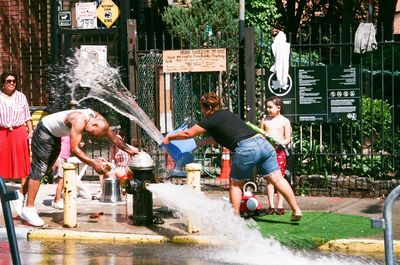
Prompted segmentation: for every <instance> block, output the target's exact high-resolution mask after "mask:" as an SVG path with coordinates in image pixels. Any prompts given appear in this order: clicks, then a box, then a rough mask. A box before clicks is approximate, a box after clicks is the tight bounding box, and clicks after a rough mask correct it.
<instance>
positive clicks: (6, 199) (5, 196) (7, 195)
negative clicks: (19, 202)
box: [0, 177, 21, 265]
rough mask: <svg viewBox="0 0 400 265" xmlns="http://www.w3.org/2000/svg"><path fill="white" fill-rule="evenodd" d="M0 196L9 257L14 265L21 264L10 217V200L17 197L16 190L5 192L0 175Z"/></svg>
mask: <svg viewBox="0 0 400 265" xmlns="http://www.w3.org/2000/svg"><path fill="white" fill-rule="evenodd" d="M0 197H1V205H2V208H3V215H4V222H5V224H6V229H7V237H8V243H9V245H10V251H11V257H12V261H13V264H14V265H19V264H21V259H20V256H19V250H18V243H17V236H16V235H15V229H14V222H13V219H12V213H11V208H10V201H13V200H16V199H18V195H17V192H16V191H10V192H7V188H6V185H5V184H4V181H3V179H2V178H1V177H0Z"/></svg>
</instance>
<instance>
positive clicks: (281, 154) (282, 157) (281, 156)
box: [275, 148, 286, 176]
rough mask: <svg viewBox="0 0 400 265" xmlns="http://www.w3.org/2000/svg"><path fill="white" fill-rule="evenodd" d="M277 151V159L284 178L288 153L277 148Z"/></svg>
mask: <svg viewBox="0 0 400 265" xmlns="http://www.w3.org/2000/svg"><path fill="white" fill-rule="evenodd" d="M275 151H276V158H277V160H278V166H279V169H280V170H281V173H282V176H285V170H286V153H285V151H284V150H282V149H278V148H275Z"/></svg>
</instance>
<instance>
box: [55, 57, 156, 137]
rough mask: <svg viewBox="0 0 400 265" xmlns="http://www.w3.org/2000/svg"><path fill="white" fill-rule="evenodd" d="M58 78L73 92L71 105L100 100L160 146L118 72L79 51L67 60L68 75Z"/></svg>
mask: <svg viewBox="0 0 400 265" xmlns="http://www.w3.org/2000/svg"><path fill="white" fill-rule="evenodd" d="M59 78H60V79H61V80H65V82H66V84H67V86H68V87H69V88H70V92H71V99H72V101H74V102H76V103H79V102H81V101H83V100H86V99H88V98H94V99H97V100H99V101H100V102H102V103H104V104H106V105H108V106H109V107H111V108H112V109H114V110H116V111H117V112H119V113H120V114H122V115H124V116H125V117H128V118H129V119H130V120H132V121H134V122H135V123H137V124H138V125H139V126H140V127H142V128H143V129H144V130H145V131H146V132H147V133H148V134H149V136H150V137H151V138H152V139H153V140H155V141H156V142H157V143H158V144H160V143H161V141H162V138H163V136H162V134H161V133H160V131H159V130H158V129H157V128H156V127H155V125H154V123H153V122H152V121H151V120H150V118H149V117H148V116H147V115H146V113H145V112H144V111H143V110H142V109H141V108H140V106H139V105H138V104H137V103H136V101H135V99H134V98H133V97H132V94H131V93H130V92H129V90H128V89H127V88H126V87H125V86H124V84H123V83H122V80H121V77H120V75H119V71H118V69H116V68H113V67H110V66H104V65H101V64H99V63H98V61H97V59H95V58H91V57H90V56H89V54H88V53H87V52H84V51H80V50H77V51H76V52H75V54H74V57H72V58H68V59H67V63H66V67H65V71H64V72H63V73H62V74H60V75H59Z"/></svg>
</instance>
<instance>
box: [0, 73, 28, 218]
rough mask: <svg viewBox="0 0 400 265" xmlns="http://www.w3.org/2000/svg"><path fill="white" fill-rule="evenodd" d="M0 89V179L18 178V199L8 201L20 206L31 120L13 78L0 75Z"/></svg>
mask: <svg viewBox="0 0 400 265" xmlns="http://www.w3.org/2000/svg"><path fill="white" fill-rule="evenodd" d="M0 86H1V93H0V177H2V178H3V179H21V189H20V190H19V191H18V197H19V200H14V201H12V202H13V203H23V195H22V194H23V192H22V187H23V184H24V183H25V181H26V177H27V176H28V175H29V170H30V164H31V162H30V154H29V146H28V141H29V139H30V138H32V133H33V132H32V119H31V115H30V112H29V105H28V102H27V100H26V97H25V95H24V94H22V93H21V92H19V91H17V90H16V87H17V77H16V75H15V74H13V73H11V72H4V73H2V75H1V76H0ZM16 209H21V208H19V207H16ZM17 214H18V215H20V213H17Z"/></svg>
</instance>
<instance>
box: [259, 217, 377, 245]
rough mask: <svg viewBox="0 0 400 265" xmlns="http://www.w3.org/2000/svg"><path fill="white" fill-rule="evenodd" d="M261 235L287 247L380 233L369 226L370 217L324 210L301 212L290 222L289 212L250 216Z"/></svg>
mask: <svg viewBox="0 0 400 265" xmlns="http://www.w3.org/2000/svg"><path fill="white" fill-rule="evenodd" d="M253 219H254V220H255V221H256V222H257V224H258V226H259V228H260V232H261V233H262V235H263V236H264V237H274V238H275V239H276V240H278V241H279V242H281V243H282V244H283V245H285V246H288V247H291V248H299V249H313V248H317V247H319V246H321V245H323V244H324V243H326V242H328V241H329V240H333V239H344V238H357V237H361V238H367V237H371V236H374V235H378V234H382V233H383V230H382V229H375V228H371V219H370V218H366V217H362V216H355V215H348V214H337V213H328V212H314V211H305V212H303V218H302V220H301V221H300V222H299V223H293V222H290V214H289V213H286V214H285V215H284V216H278V215H266V216H262V217H254V218H253Z"/></svg>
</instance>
